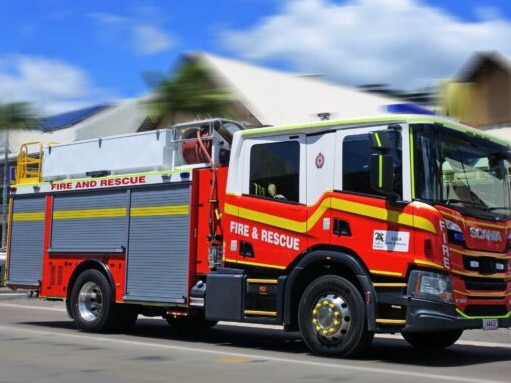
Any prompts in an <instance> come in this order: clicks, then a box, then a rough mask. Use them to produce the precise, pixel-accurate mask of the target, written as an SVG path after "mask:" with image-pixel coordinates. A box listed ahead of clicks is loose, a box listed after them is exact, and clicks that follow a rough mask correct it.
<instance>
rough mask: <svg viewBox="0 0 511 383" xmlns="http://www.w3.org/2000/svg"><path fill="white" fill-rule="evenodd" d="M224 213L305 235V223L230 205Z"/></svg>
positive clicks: (226, 206)
mask: <svg viewBox="0 0 511 383" xmlns="http://www.w3.org/2000/svg"><path fill="white" fill-rule="evenodd" d="M224 209H225V212H226V213H227V214H230V215H237V216H239V217H241V218H245V219H248V220H251V221H255V222H259V223H266V224H268V225H272V226H275V227H280V228H281V229H287V230H291V231H294V232H295V233H306V232H307V222H299V221H294V220H292V219H287V218H282V217H279V216H276V215H272V214H267V213H261V212H258V211H255V210H251V209H246V208H243V207H237V206H234V205H231V204H227V203H226V204H225V207H224Z"/></svg>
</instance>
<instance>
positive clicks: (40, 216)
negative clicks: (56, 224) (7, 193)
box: [12, 211, 44, 222]
mask: <svg viewBox="0 0 511 383" xmlns="http://www.w3.org/2000/svg"><path fill="white" fill-rule="evenodd" d="M12 220H13V222H22V221H43V220H44V212H43V211H41V212H32V213H14V214H13V215H12Z"/></svg>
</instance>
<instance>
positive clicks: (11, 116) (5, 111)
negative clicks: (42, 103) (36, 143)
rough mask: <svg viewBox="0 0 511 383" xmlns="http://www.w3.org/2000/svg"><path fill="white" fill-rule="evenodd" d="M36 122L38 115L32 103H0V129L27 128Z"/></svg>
mask: <svg viewBox="0 0 511 383" xmlns="http://www.w3.org/2000/svg"><path fill="white" fill-rule="evenodd" d="M35 123H36V117H35V113H34V111H33V109H32V106H31V104H30V103H28V102H10V103H5V104H1V103H0V130H18V129H27V128H30V127H31V126H33V125H35Z"/></svg>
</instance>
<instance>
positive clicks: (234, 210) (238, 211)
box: [225, 197, 436, 233]
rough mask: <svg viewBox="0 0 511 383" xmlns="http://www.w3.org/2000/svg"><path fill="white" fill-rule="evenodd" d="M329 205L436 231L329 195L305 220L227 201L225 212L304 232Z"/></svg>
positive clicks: (403, 216)
mask: <svg viewBox="0 0 511 383" xmlns="http://www.w3.org/2000/svg"><path fill="white" fill-rule="evenodd" d="M329 207H331V208H332V209H334V210H339V211H343V212H346V213H352V214H356V215H362V216H365V217H370V218H375V219H378V220H381V221H386V222H391V223H397V224H399V225H404V226H410V227H413V228H416V229H420V230H424V231H429V232H431V233H436V228H435V226H434V225H433V223H432V222H431V221H429V220H427V219H425V218H423V217H418V216H414V215H413V214H408V213H401V212H398V211H394V210H388V209H385V208H380V207H374V206H369V205H365V204H362V203H358V202H351V201H346V200H341V199H338V198H331V197H330V198H325V199H324V200H323V201H322V202H321V204H320V205H319V206H318V208H317V209H316V210H315V211H314V212H313V213H312V214H311V216H310V218H309V219H308V220H307V221H295V220H292V219H288V218H282V217H279V216H276V215H272V214H267V213H261V212H258V211H255V210H251V209H247V208H242V207H237V206H234V205H231V204H228V203H226V204H225V212H226V213H227V214H230V215H235V216H239V217H240V218H244V219H247V220H250V221H254V222H259V223H264V224H267V225H271V226H274V227H280V228H282V229H287V230H290V231H293V232H295V233H306V232H307V228H311V227H313V226H314V225H315V224H316V223H317V222H318V221H319V219H320V218H321V217H322V216H323V214H324V213H325V211H326V210H327V209H328V208H329Z"/></svg>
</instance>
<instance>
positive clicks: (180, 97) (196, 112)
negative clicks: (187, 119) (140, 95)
mask: <svg viewBox="0 0 511 383" xmlns="http://www.w3.org/2000/svg"><path fill="white" fill-rule="evenodd" d="M145 77H146V81H147V82H148V84H149V85H150V86H152V87H153V88H154V89H155V92H154V96H153V97H152V98H151V99H150V100H149V102H148V109H149V115H150V116H151V117H152V118H153V120H161V119H162V118H164V117H166V116H168V117H170V120H171V123H174V122H175V117H176V115H177V114H178V113H179V114H186V115H191V116H193V117H195V118H197V119H201V118H209V117H229V109H228V104H229V102H230V101H231V100H232V97H231V94H230V92H229V91H228V90H226V89H219V88H218V87H216V86H215V84H214V82H213V80H212V78H211V75H210V73H209V72H208V70H207V68H205V67H204V65H203V64H201V63H200V62H197V61H194V60H187V61H185V63H184V64H183V65H181V66H180V67H179V68H178V69H177V71H176V73H174V75H173V76H164V75H161V74H158V73H151V74H146V76H145Z"/></svg>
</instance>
